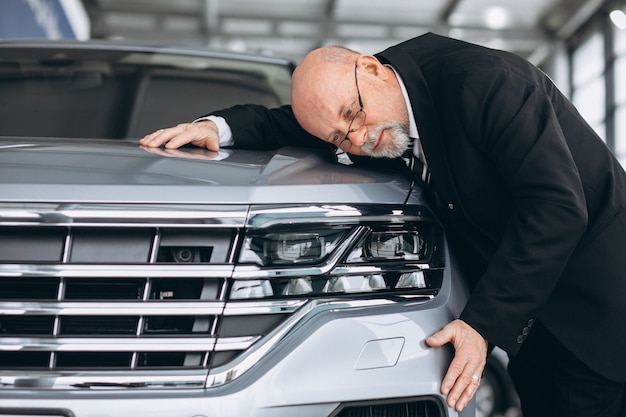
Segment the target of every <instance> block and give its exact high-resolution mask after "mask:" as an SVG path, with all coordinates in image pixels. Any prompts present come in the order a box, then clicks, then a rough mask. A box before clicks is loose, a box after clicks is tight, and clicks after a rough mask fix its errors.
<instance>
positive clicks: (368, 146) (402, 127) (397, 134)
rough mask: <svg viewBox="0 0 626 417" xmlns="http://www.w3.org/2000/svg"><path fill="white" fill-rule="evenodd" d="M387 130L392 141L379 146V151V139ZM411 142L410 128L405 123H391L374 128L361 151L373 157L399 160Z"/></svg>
mask: <svg viewBox="0 0 626 417" xmlns="http://www.w3.org/2000/svg"><path fill="white" fill-rule="evenodd" d="M385 130H387V131H388V132H389V133H390V135H391V138H390V140H387V141H386V142H384V143H381V144H379V146H378V149H375V147H376V143H377V141H378V138H379V137H380V135H381V133H382V132H383V131H385ZM410 141H411V140H410V138H409V126H408V125H407V124H405V123H401V122H395V121H391V122H386V123H381V124H379V125H377V126H374V127H373V129H372V130H371V131H370V132H368V134H367V136H366V141H365V143H364V144H363V145H362V146H361V150H362V151H363V152H364V153H365V154H367V155H370V156H373V157H378V158H380V157H384V158H397V157H400V156H402V154H403V153H404V152H405V151H406V150H407V149H408V147H409V143H410Z"/></svg>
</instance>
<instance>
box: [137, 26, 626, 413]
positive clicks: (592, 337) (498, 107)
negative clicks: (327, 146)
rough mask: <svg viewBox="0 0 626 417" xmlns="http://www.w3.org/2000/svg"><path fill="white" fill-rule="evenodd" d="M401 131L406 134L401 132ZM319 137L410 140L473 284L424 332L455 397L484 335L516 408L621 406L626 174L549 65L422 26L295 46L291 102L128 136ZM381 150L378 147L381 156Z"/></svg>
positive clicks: (463, 401) (357, 141) (342, 142)
mask: <svg viewBox="0 0 626 417" xmlns="http://www.w3.org/2000/svg"><path fill="white" fill-rule="evenodd" d="M412 138H415V139H412ZM320 139H321V141H323V142H328V143H331V144H333V145H335V146H337V147H340V148H341V149H343V150H345V151H346V152H348V153H349V154H350V155H353V159H354V161H355V163H357V164H365V165H367V164H369V165H376V164H378V163H382V162H383V161H384V160H388V159H390V158H397V157H400V156H401V155H402V154H404V153H405V150H406V149H407V148H411V150H412V153H413V156H414V158H413V160H414V162H422V163H424V164H425V166H426V167H427V169H423V170H421V171H420V172H419V174H418V177H419V178H418V179H420V180H424V183H423V185H422V186H423V187H425V189H426V190H428V191H429V192H428V194H429V195H431V196H432V205H433V208H434V210H435V211H436V212H437V214H438V216H439V218H440V220H441V221H442V223H443V225H444V228H445V229H446V233H447V235H448V239H449V241H450V244H451V245H452V246H454V247H456V248H457V252H458V253H459V254H460V255H461V256H462V264H463V267H464V268H465V272H466V275H467V277H468V279H469V281H470V282H469V284H470V287H471V289H472V292H471V295H470V298H469V301H468V303H467V305H466V306H465V308H464V310H463V312H462V314H461V316H460V317H459V318H458V319H457V320H455V321H453V322H451V323H449V324H448V325H447V326H445V327H444V328H443V329H442V330H441V331H439V332H438V333H436V334H434V335H432V336H431V337H429V338H428V339H427V343H428V344H429V345H430V346H432V347H440V346H443V345H445V344H447V343H451V344H452V345H453V346H454V348H455V355H454V358H453V360H452V363H451V364H450V366H449V369H448V371H447V373H446V375H445V377H444V379H443V381H442V384H441V391H442V393H443V394H444V395H447V402H448V404H449V406H451V407H455V408H456V409H457V410H459V411H460V410H462V409H463V408H464V407H465V406H466V405H467V403H468V402H469V401H470V399H471V398H472V396H473V395H474V393H475V392H476V389H477V387H478V384H479V380H480V375H481V373H482V371H483V368H484V366H485V361H486V355H487V353H488V346H489V344H491V345H495V346H499V347H501V348H502V349H504V350H505V351H507V352H508V354H509V356H510V358H511V360H510V364H509V373H510V375H511V377H512V379H513V381H514V383H515V385H516V388H517V390H518V394H519V396H520V398H521V401H522V409H523V413H524V415H525V416H528V417H536V416H546V417H548V416H549V417H554V416H569V417H574V416H606V417H608V416H624V413H625V412H626V411H625V410H624V402H625V400H624V396H625V393H624V391H625V381H626V354H625V353H626V302H624V300H625V299H626V277H625V275H626V211H625V207H626V173H625V172H624V170H623V169H622V168H621V167H620V165H619V163H618V162H617V161H616V159H615V158H614V156H613V155H612V154H611V152H610V151H609V149H608V148H607V147H606V146H605V145H604V143H603V141H602V140H601V139H600V138H599V137H598V136H597V135H596V134H595V133H594V131H593V130H592V129H591V128H590V127H589V126H588V125H587V124H586V123H585V121H584V120H583V118H582V117H581V116H580V115H579V114H578V112H577V111H576V109H575V108H574V107H573V106H572V104H571V103H570V102H569V101H568V100H567V99H566V98H565V97H564V96H563V95H562V94H561V93H560V92H559V91H558V89H557V88H556V87H555V86H554V85H553V83H552V82H551V81H550V79H549V78H548V77H546V76H545V75H544V74H543V73H542V72H541V71H539V70H538V69H537V68H535V67H534V66H533V65H531V64H530V63H529V62H527V61H525V60H523V59H522V58H520V57H518V56H516V55H513V54H510V53H507V52H503V51H496V50H492V49H488V48H484V47H480V46H477V45H472V44H469V43H465V42H461V41H458V40H453V39H450V38H446V37H442V36H438V35H434V34H426V35H423V36H420V37H418V38H415V39H411V40H409V41H406V42H404V43H401V44H399V45H396V46H393V47H390V48H389V49H387V50H385V51H383V52H381V53H379V54H377V55H375V56H372V55H362V54H358V53H356V52H354V51H350V50H347V49H344V48H341V47H327V48H321V49H317V50H314V51H313V52H311V53H309V54H308V55H307V56H306V57H305V58H304V60H303V61H302V62H301V64H300V65H298V67H297V68H296V70H295V72H294V74H293V83H292V105H291V107H290V106H284V107H281V108H276V109H267V108H264V107H261V106H254V105H242V106H235V107H233V108H230V109H225V110H223V111H219V112H215V113H214V114H213V115H212V116H209V117H208V118H203V119H202V120H201V121H196V122H195V123H189V124H181V125H178V126H176V127H172V128H169V129H163V130H160V131H158V132H155V133H153V134H150V135H148V136H146V137H145V138H143V139H142V140H141V144H142V145H143V146H161V145H163V144H165V146H166V147H170V148H176V147H179V146H181V145H183V144H186V143H193V144H195V145H197V146H201V147H206V148H208V149H211V150H217V149H218V148H219V146H220V144H221V145H222V146H224V145H234V146H236V147H242V148H252V149H262V148H276V147H279V146H282V145H286V144H290V145H303V146H318V145H320V144H322V145H323V142H320ZM380 158H383V159H380Z"/></svg>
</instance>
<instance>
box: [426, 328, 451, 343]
mask: <svg viewBox="0 0 626 417" xmlns="http://www.w3.org/2000/svg"><path fill="white" fill-rule="evenodd" d="M452 337H453V335H452V333H451V332H450V331H448V327H444V328H443V330H440V331H438V332H437V333H435V334H433V335H432V336H430V337H429V338H428V339H426V344H427V345H428V346H430V347H441V346H443V345H445V344H447V343H451V342H452Z"/></svg>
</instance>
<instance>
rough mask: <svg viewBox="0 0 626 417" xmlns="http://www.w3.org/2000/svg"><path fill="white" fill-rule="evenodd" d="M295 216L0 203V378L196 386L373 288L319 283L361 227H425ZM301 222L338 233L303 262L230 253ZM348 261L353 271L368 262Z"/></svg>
mask: <svg viewBox="0 0 626 417" xmlns="http://www.w3.org/2000/svg"><path fill="white" fill-rule="evenodd" d="M308 210H311V211H312V213H313V214H311V215H310V216H308V217H307V216H306V215H303V210H302V209H301V208H300V210H299V211H298V218H297V219H296V221H295V222H294V221H293V220H289V218H288V217H285V216H286V215H285V213H289V210H285V208H284V207H283V208H280V210H278V211H276V212H277V213H280V214H277V215H275V216H273V215H271V214H268V213H272V210H269V211H268V210H267V209H266V208H249V207H227V208H223V207H219V208H216V207H213V206H211V207H191V208H190V207H185V206H183V207H173V206H168V207H152V206H141V205H136V206H132V205H129V206H123V207H103V206H98V207H89V206H72V207H70V208H68V207H67V206H58V207H56V206H53V207H50V206H46V207H39V206H34V205H33V206H32V207H31V206H28V205H24V206H20V207H18V208H15V207H9V208H7V207H2V206H0V369H1V370H2V371H0V385H5V386H6V385H10V383H9V382H7V381H12V380H13V379H12V378H14V377H16V376H18V375H20V372H23V371H28V372H31V371H32V372H38V373H39V374H41V373H42V372H43V373H46V372H53V373H57V374H58V373H59V372H60V373H67V374H68V375H73V374H75V373H76V372H80V373H84V374H85V375H92V376H91V377H90V378H88V380H89V381H98V378H95V377H94V375H100V376H102V375H106V372H116V375H121V374H120V372H125V375H128V376H131V377H132V375H142V378H140V379H141V380H142V381H143V380H148V379H149V378H148V379H146V378H145V376H146V375H150V372H152V373H154V375H155V376H162V375H165V374H164V371H169V370H177V371H186V372H187V373H186V374H185V375H186V376H185V378H186V379H185V378H183V379H184V381H183V383H182V386H189V385H203V384H205V383H206V378H207V373H209V372H211V370H213V369H215V368H218V367H221V366H223V365H225V364H228V363H229V362H230V361H232V360H234V359H235V358H237V356H238V355H240V354H241V353H242V352H245V351H246V350H248V349H249V348H250V347H251V346H252V345H253V344H255V343H256V342H257V341H259V340H260V339H262V338H263V337H264V336H266V335H268V334H269V333H270V332H271V331H272V330H274V329H276V328H277V326H280V325H281V323H283V322H284V321H285V320H287V319H288V318H289V317H290V316H291V315H292V314H293V313H294V312H296V311H298V309H299V308H301V307H302V306H304V305H305V304H306V303H307V302H308V301H309V300H310V299H311V298H315V297H318V298H319V297H320V296H322V295H324V296H326V297H329V296H333V297H346V296H349V297H357V298H358V297H372V296H380V294H379V295H376V294H374V293H372V292H370V293H366V294H359V293H355V292H350V293H347V292H345V293H339V292H337V291H340V290H337V288H344V287H338V286H337V285H335V286H332V285H331V283H335V282H336V281H337V279H338V277H339V278H342V277H343V278H345V276H347V274H349V271H350V270H351V269H350V268H351V267H350V266H349V265H346V264H345V262H346V259H347V258H348V256H352V257H355V255H354V253H353V252H354V245H355V244H356V242H360V241H362V240H363V239H364V236H365V233H366V230H369V229H368V228H369V226H367V224H369V223H372V224H374V223H376V224H377V225H380V224H383V223H390V224H391V223H393V224H395V225H397V224H403V222H407V223H408V222H416V221H420V222H426V223H428V222H429V220H428V219H427V218H426V217H425V216H424V215H423V214H422V213H421V211H420V209H418V208H416V209H415V210H414V211H413V212H412V213H410V214H407V210H406V208H405V209H404V211H403V212H402V214H401V215H391V214H390V213H393V212H394V210H393V208H388V209H385V210H381V211H380V213H378V212H376V213H373V214H372V213H369V212H368V211H367V210H365V209H363V208H358V209H357V208H353V210H352V211H349V212H348V214H347V215H345V216H339V215H337V210H336V209H333V208H330V209H329V208H325V210H334V211H333V216H332V217H329V218H328V219H327V220H324V221H322V222H320V220H319V217H320V209H319V208H308ZM342 210H343V211H345V208H342ZM355 212H358V215H355V214H354V213H355ZM364 213H367V214H368V216H364ZM364 218H365V219H366V221H364V220H363V219H364ZM308 222H316V224H317V226H315V227H318V226H319V227H323V226H324V225H326V224H331V226H332V227H336V228H337V230H339V231H340V233H339V232H338V233H334V232H333V233H334V234H332V235H333V236H334V235H340V236H343V237H342V239H343V240H340V239H339V238H336V240H337V242H338V243H337V245H336V246H333V247H332V248H331V249H328V252H329V253H328V254H327V255H325V257H323V258H320V259H319V260H316V261H315V262H316V263H315V264H312V263H311V262H313V261H310V262H309V258H303V259H306V260H307V262H309V263H307V262H304V264H302V265H301V264H299V263H298V262H299V260H298V259H296V260H292V259H291V258H289V259H288V260H287V261H284V262H283V261H281V262H283V263H288V262H292V264H290V265H283V264H281V265H280V266H275V265H259V264H258V262H256V263H255V262H253V261H249V260H243V261H240V259H242V258H244V256H243V255H242V252H243V251H244V250H245V247H246V244H247V243H246V242H247V241H246V236H247V235H252V236H254V237H253V239H257V238H258V237H259V236H263V234H264V230H268V231H272V233H274V232H275V231H276V227H277V225H278V227H280V225H283V224H287V225H288V227H289V228H294V223H298V224H300V226H299V227H300V228H302V227H305V226H306V225H307V224H308ZM303 225H304V226H303ZM420 227H421V226H420ZM296 229H297V227H296ZM374 229H375V228H374ZM420 230H421V229H420ZM424 230H425V229H424ZM420 233H422V232H420ZM424 233H425V232H424ZM429 233H430V232H429ZM298 236H305V238H301V239H305V240H302V241H298V244H301V245H305V244H306V245H308V244H309V241H308V240H306V239H308V236H309V235H307V234H306V233H299V234H298ZM302 242H304V243H302ZM292 243H293V242H291V241H289V242H288V244H292ZM422 243H423V242H421V243H420V245H421V246H420V250H421V252H420V253H428V256H429V259H430V261H429V262H431V263H432V262H434V263H435V264H440V263H441V262H442V260H441V259H439V258H440V255H439V253H440V252H441V250H439V249H437V248H436V246H437V245H440V242H439V243H437V245H434V244H433V245H431V244H430V242H429V246H428V248H426V245H422ZM325 244H326V247H330V246H329V244H328V243H325ZM283 246H284V242H283ZM283 246H281V248H282V247H283ZM422 246H424V248H422ZM252 247H253V249H254V248H255V246H254V245H252ZM303 247H304V246H303ZM425 248H426V249H425ZM259 250H262V248H261V249H259ZM281 250H282V249H281ZM248 252H250V251H248ZM285 253H286V254H288V255H289V256H293V251H292V250H291V251H287V252H285ZM315 253H316V254H317V255H316V256H321V255H320V253H319V251H318V252H315ZM270 255H271V254H270ZM270 255H268V256H270ZM356 258H358V259H359V260H358V262H360V263H359V265H358V268H359V271H360V270H364V269H368V268H369V269H372V270H376V271H379V270H380V269H381V268H380V267H378V266H376V267H375V266H373V265H370V266H368V265H367V264H366V262H365V261H363V259H362V258H363V257H356ZM316 259H317V258H316ZM439 266H441V265H439ZM414 267H415V265H414ZM403 268H404V269H403ZM406 268H407V266H406V265H400V264H399V263H398V262H392V263H390V264H389V270H390V271H389V277H390V278H389V279H388V281H387V283H388V284H389V283H390V282H391V283H394V285H395V283H397V282H399V281H400V278H399V277H400V275H401V273H402V272H403V271H404V270H405V269H406ZM442 269H443V268H436V267H432V265H429V267H428V268H427V271H426V272H425V273H426V274H430V275H428V277H430V278H428V277H427V279H426V281H425V283H424V285H423V286H422V287H420V288H411V289H408V290H407V289H406V288H401V289H398V290H394V291H391V292H385V291H386V290H384V289H383V290H381V289H380V288H379V287H375V288H374V289H375V290H376V291H383V292H385V294H384V296H390V295H393V294H395V295H403V294H410V295H411V296H412V297H413V300H414V299H415V298H414V297H415V296H420V295H422V296H424V297H432V296H433V295H435V294H436V293H437V291H438V288H439V286H440V285H441V270H442ZM396 270H397V271H396ZM346 271H348V272H346ZM380 274H382V272H380V271H379V272H378V275H376V276H377V277H379V276H380ZM379 281H380V278H379ZM383 281H384V280H383ZM303 283H311V284H310V285H309V287H306V285H304V284H303ZM296 284H297V285H296ZM257 287H258V288H266V287H267V288H269V289H265V290H263V291H260V292H259V291H257V290H256V289H257ZM302 288H309V289H308V291H309V293H305V292H303V290H302ZM329 288H330V289H329ZM242 289H243V290H242ZM323 291H325V292H326V293H322V292H323ZM341 291H344V289H342V290H341ZM372 291H374V290H372ZM242 294H244V295H242ZM172 378H175V377H172ZM176 378H180V375H178V376H177V377H176ZM122 379H123V378H122ZM165 379H167V378H165ZM103 380H106V378H104V379H103ZM133 381H134V380H133ZM159 381H160V382H159V384H165V385H167V386H173V385H174V386H175V385H176V384H173V383H172V381H169V382H167V381H166V382H163V381H164V379H163V378H161V379H159ZM125 383H129V382H125ZM132 383H135V382H132ZM89 384H94V382H89ZM95 384H97V382H95ZM70 385H71V386H75V387H81V386H85V383H82V382H75V381H74V382H72V383H71V384H70Z"/></svg>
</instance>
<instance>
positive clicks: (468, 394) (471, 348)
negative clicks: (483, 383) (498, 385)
mask: <svg viewBox="0 0 626 417" xmlns="http://www.w3.org/2000/svg"><path fill="white" fill-rule="evenodd" d="M426 343H427V344H428V345H429V346H431V347H441V346H443V345H445V344H447V343H451V344H452V345H453V346H454V350H455V353H454V358H453V359H452V362H451V363H450V367H449V368H448V372H447V373H446V375H445V377H444V378H443V382H442V383H441V393H442V394H443V395H447V396H448V401H447V403H448V406H450V407H453V408H454V409H455V410H456V411H458V412H460V411H462V410H463V409H464V408H465V407H466V406H467V404H468V403H469V402H470V400H471V399H472V397H473V396H474V394H476V390H477V389H478V386H479V385H480V378H481V376H482V374H483V370H484V369H485V364H486V363H487V341H486V340H485V339H484V338H483V337H482V336H481V335H480V333H478V332H477V331H476V330H474V329H473V328H472V327H471V326H470V325H469V324H467V323H465V322H464V321H462V320H454V321H453V322H451V323H449V324H448V325H446V326H445V327H444V328H443V329H442V330H441V331H439V332H437V333H435V334H434V335H432V336H431V337H429V338H428V339H426Z"/></svg>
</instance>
